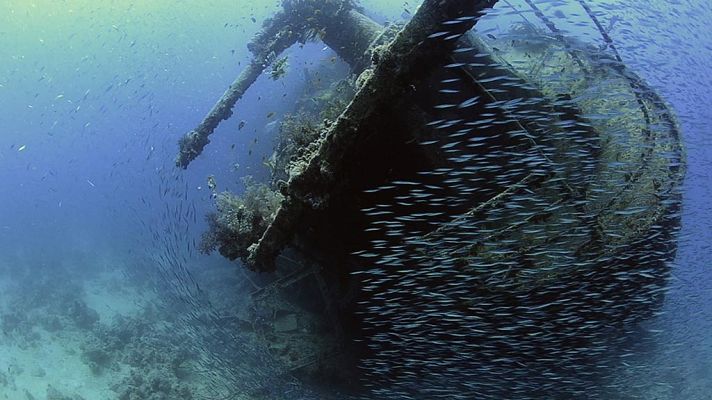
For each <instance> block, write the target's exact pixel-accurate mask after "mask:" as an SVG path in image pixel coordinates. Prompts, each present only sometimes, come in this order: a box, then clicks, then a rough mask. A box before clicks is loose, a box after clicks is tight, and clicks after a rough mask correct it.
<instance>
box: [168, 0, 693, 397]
mask: <svg viewBox="0 0 712 400" xmlns="http://www.w3.org/2000/svg"><path fill="white" fill-rule="evenodd" d="M495 3H497V1H496V0H491V1H472V0H461V1H460V0H453V1H448V2H442V1H438V0H432V1H431V0H426V1H425V2H424V3H423V5H422V6H421V7H420V8H419V9H418V11H417V12H416V13H415V14H414V15H413V17H412V19H411V20H410V21H409V22H408V23H407V24H405V25H404V26H389V27H383V26H380V25H379V24H377V23H376V22H374V21H372V20H370V19H369V18H368V17H366V16H365V15H364V13H363V12H364V10H361V9H359V8H358V7H357V6H356V5H354V4H353V3H352V2H350V1H326V2H323V1H310V0H285V1H284V2H283V8H284V9H283V10H282V11H280V12H279V13H278V14H277V15H275V17H274V18H273V19H271V20H268V21H267V22H266V23H265V26H264V28H263V31H262V32H261V33H260V34H258V35H257V37H256V38H255V39H254V40H253V42H252V44H251V45H250V49H251V50H252V52H253V54H254V55H255V59H254V62H253V63H252V64H250V65H249V66H248V67H247V69H246V70H245V71H244V72H243V74H241V75H240V77H238V79H237V80H236V81H235V83H234V84H233V85H232V86H231V87H230V89H228V91H227V92H226V93H225V95H224V96H223V98H222V99H221V100H220V101H219V102H218V103H217V105H216V106H215V107H214V108H213V109H212V110H211V112H210V113H209V114H208V116H207V117H206V118H205V120H204V121H203V122H202V123H201V124H200V125H199V126H198V127H197V128H196V129H195V130H194V131H191V132H189V133H188V134H186V136H185V137H184V139H183V140H182V141H181V143H180V145H181V150H180V153H179V155H178V157H177V160H176V162H177V165H178V166H180V167H183V168H185V167H187V166H188V164H189V163H190V161H191V160H192V159H194V158H195V157H197V156H198V155H199V154H200V153H201V152H202V149H203V147H204V146H205V145H207V144H208V143H209V140H208V136H209V135H210V134H211V133H212V131H213V130H214V129H215V127H216V126H217V125H218V123H219V122H220V121H221V120H223V119H226V118H228V117H229V116H230V115H231V113H232V111H231V110H232V107H233V106H234V104H235V103H236V101H237V100H238V99H239V98H240V97H241V96H242V94H243V93H244V92H245V91H246V90H247V89H248V88H249V86H250V85H251V84H252V83H253V82H254V80H255V79H256V78H257V77H258V76H259V75H260V74H261V73H263V71H264V69H265V68H266V67H267V66H269V65H270V64H271V63H273V62H276V61H278V60H277V57H278V56H279V55H280V54H281V53H282V52H283V51H284V50H285V49H286V48H288V47H289V46H290V45H292V44H294V43H295V42H299V41H306V40H312V39H316V38H319V39H320V40H322V41H323V42H324V43H325V44H327V45H329V46H330V47H331V48H332V49H334V51H336V53H337V54H338V55H339V56H340V57H341V58H342V59H344V60H345V61H346V62H348V63H349V64H350V66H351V68H352V75H351V76H350V77H348V78H347V79H345V80H343V81H341V82H339V83H335V84H334V85H332V87H331V88H330V89H329V90H327V91H326V93H321V96H322V99H325V101H323V102H318V101H312V102H309V101H307V102H304V103H303V104H298V105H297V109H295V111H294V112H295V113H294V115H293V116H292V117H290V118H287V119H286V120H285V122H284V123H283V124H282V129H281V132H282V137H281V138H280V145H279V146H278V147H277V151H276V154H275V155H274V156H273V158H272V160H273V163H272V164H271V165H272V168H273V174H274V179H273V180H272V182H271V183H270V184H269V185H267V184H254V185H253V186H252V187H251V188H250V189H248V191H247V192H246V194H245V195H244V196H243V197H236V196H234V195H231V194H223V195H220V196H219V197H218V209H217V213H215V214H214V215H213V216H211V217H210V222H211V230H210V232H207V233H206V236H205V241H204V244H205V248H206V249H207V250H211V249H218V250H219V251H220V253H221V254H222V255H224V256H225V257H228V258H230V259H233V260H234V259H241V260H242V261H243V263H244V266H245V267H246V268H248V269H250V270H251V271H254V272H258V273H260V274H261V275H262V279H263V281H264V282H266V284H265V285H264V287H261V288H260V289H259V290H256V291H255V292H254V293H253V294H252V298H253V307H252V315H251V319H252V321H251V325H250V326H251V327H252V329H253V332H254V334H255V336H256V338H258V339H257V340H260V341H261V342H262V343H264V345H265V346H268V347H269V348H270V349H272V351H273V354H274V355H275V356H276V357H277V358H279V359H280V360H282V361H283V363H284V364H285V365H287V366H288V368H287V369H289V370H291V371H292V373H294V374H295V375H299V376H300V377H301V379H303V380H304V381H310V380H313V381H318V382H322V383H323V382H325V381H328V382H331V383H333V386H334V387H337V388H339V390H343V391H346V392H349V393H352V394H354V395H365V396H370V397H371V398H373V397H377V398H380V397H383V398H412V397H409V396H416V397H418V396H420V397H422V398H448V399H450V398H473V396H479V397H478V398H520V399H526V398H542V397H545V398H572V397H582V396H591V395H592V394H596V393H604V392H603V390H604V389H605V388H604V386H605V385H604V384H602V382H603V381H602V380H603V379H604V377H605V376H606V374H610V373H611V371H612V370H614V369H615V368H616V367H618V366H619V365H618V364H619V362H620V361H619V359H618V358H617V352H618V351H621V349H622V348H623V347H624V346H626V341H627V340H629V339H630V336H631V334H632V333H634V332H636V330H637V329H638V328H637V326H638V324H639V323H640V322H641V321H644V320H646V319H649V318H651V317H653V316H655V315H656V312H657V311H658V310H659V309H660V306H661V303H662V301H663V299H664V294H665V290H666V286H667V280H668V278H669V276H670V267H669V265H668V263H669V262H670V261H671V260H672V258H673V257H674V254H675V250H676V235H677V232H678V229H679V223H680V202H681V196H680V193H679V191H678V188H679V185H680V183H681V181H682V179H683V176H684V153H683V149H682V148H681V143H680V137H679V131H678V125H677V123H676V121H675V118H674V116H673V114H672V112H671V110H670V109H669V108H668V106H667V105H666V104H665V103H664V101H663V100H662V99H661V98H660V97H659V96H658V95H657V94H656V93H655V92H654V91H653V90H652V89H651V88H650V87H648V86H647V85H646V83H645V82H644V81H643V80H642V79H641V78H640V77H638V76H637V75H636V74H635V73H633V72H632V71H630V70H629V69H628V68H626V66H625V65H624V64H623V62H622V59H621V58H620V56H618V54H617V51H616V49H615V47H614V45H613V44H612V41H611V39H610V38H609V37H608V35H607V34H605V33H604V32H603V30H601V32H602V34H603V35H604V39H605V41H606V43H607V48H606V49H601V48H598V47H594V46H591V45H587V44H584V43H579V42H577V41H576V40H574V39H572V38H567V37H564V36H563V35H562V34H561V32H560V31H558V30H557V29H556V27H555V26H554V25H553V24H552V23H551V22H550V21H549V20H548V19H547V18H546V16H545V15H544V14H543V13H542V12H541V10H539V9H538V8H536V6H535V5H534V4H533V3H531V4H530V5H531V7H533V8H534V13H535V15H536V16H538V17H539V18H540V19H541V20H542V21H543V26H542V27H540V26H537V25H534V24H532V23H531V22H530V21H527V20H524V22H522V23H518V24H513V25H512V27H511V29H510V30H509V31H508V32H506V33H503V34H500V35H499V37H495V36H494V35H481V34H479V33H478V32H477V31H476V29H474V26H475V24H476V23H477V22H478V20H479V19H481V17H482V16H483V15H486V12H488V10H490V9H491V8H492V7H494V5H495ZM580 3H581V4H582V5H583V6H584V8H585V11H586V12H588V13H590V14H589V15H590V17H591V18H592V20H593V22H594V23H595V25H596V26H599V27H600V24H599V23H598V21H597V20H596V18H595V16H594V14H593V13H592V12H591V10H590V9H589V8H588V6H587V5H586V4H585V3H584V2H580ZM314 104H317V105H318V107H315V105H314ZM334 104H341V105H343V107H333V105H334ZM327 105H331V106H332V107H330V108H328V109H327ZM420 397H418V398H420Z"/></svg>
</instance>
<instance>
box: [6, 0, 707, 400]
mask: <svg viewBox="0 0 712 400" xmlns="http://www.w3.org/2000/svg"><path fill="white" fill-rule="evenodd" d="M243 3H244V4H243ZM361 3H362V5H363V6H364V8H365V9H366V10H368V14H369V15H370V16H371V17H372V18H374V19H376V20H378V21H402V20H403V18H407V17H408V15H409V14H412V13H414V12H415V8H416V4H415V3H416V2H415V1H409V2H401V1H390V0H369V1H362V2H361ZM508 3H511V4H513V5H514V6H516V7H517V8H521V9H523V8H524V7H525V4H524V3H523V1H519V0H517V1H514V0H512V1H510V2H500V4H498V6H497V9H498V10H502V15H501V16H500V17H498V18H501V19H499V20H487V21H486V22H487V24H490V25H491V26H493V27H494V28H498V27H500V25H502V26H503V25H505V21H506V20H507V19H514V18H516V16H514V15H511V14H509V15H507V10H508V5H507V4H508ZM536 3H537V4H539V5H540V7H541V8H542V9H543V10H544V11H545V12H546V13H547V15H549V16H551V18H552V20H553V21H555V22H556V23H557V25H558V26H559V27H560V28H561V29H563V30H564V32H565V33H566V34H567V35H571V36H574V37H579V38H581V39H583V40H589V41H594V42H596V41H599V42H600V38H599V37H598V36H597V34H598V33H597V31H596V30H595V29H593V28H592V26H591V24H590V22H588V20H587V19H586V16H585V14H584V13H583V12H582V10H581V9H580V8H579V7H578V5H577V3H576V2H575V1H566V0H561V1H537V2H536ZM589 3H590V4H591V6H592V7H593V8H594V9H595V10H596V11H597V12H599V13H600V15H599V18H601V20H603V21H610V20H611V18H612V17H613V16H616V17H617V18H618V19H619V20H618V22H617V23H616V24H615V25H614V27H613V29H612V30H611V32H610V35H611V37H612V38H613V39H614V41H615V44H616V46H617V48H618V50H619V51H620V53H621V56H622V57H623V59H624V61H625V63H626V64H627V65H628V67H629V68H630V69H632V70H633V71H635V72H636V73H637V74H639V75H640V76H642V77H643V78H644V79H645V80H646V81H647V82H648V83H649V84H650V86H651V87H653V88H654V89H655V90H656V91H658V92H659V93H660V94H661V96H662V97H663V98H664V99H665V100H666V101H667V102H668V103H669V104H670V105H671V106H672V108H673V109H674V110H675V112H676V113H677V116H678V118H679V121H680V124H681V129H682V132H683V141H684V144H685V147H686V152H687V164H688V165H687V174H686V178H685V182H684V185H683V197H684V205H683V212H682V230H681V233H680V238H679V248H678V252H677V256H676V259H675V261H674V268H673V280H672V281H671V287H670V291H669V293H668V295H667V297H666V300H665V304H664V306H663V311H664V313H662V315H661V316H659V317H658V318H657V319H655V320H653V321H650V322H649V326H648V327H647V328H648V329H652V330H654V331H660V332H662V334H661V335H660V338H661V339H660V343H659V347H658V348H656V349H655V351H654V352H652V354H650V355H648V356H646V357H647V358H644V357H642V356H641V358H640V359H632V360H630V361H626V362H628V363H629V364H630V365H631V369H630V370H629V372H628V375H629V376H622V377H620V379H621V382H627V383H626V384H620V390H622V391H624V392H625V390H629V391H630V393H629V394H630V395H632V396H638V397H634V398H646V399H666V400H667V399H689V400H703V399H712V333H711V332H712V271H710V265H712V228H710V227H712V202H711V201H710V198H712V150H710V148H712V147H710V146H712V135H710V133H709V130H710V121H711V120H712V108H710V107H709V105H710V104H712V81H710V78H709V77H710V76H711V75H712V27H710V21H712V5H711V3H709V2H708V1H705V0H686V1H682V0H681V1H674V2H668V1H642V0H621V1H608V0H606V1H593V0H592V1H589ZM278 8H279V3H278V2H277V1H266V0H264V1H263V0H257V1H252V2H249V3H245V2H241V1H238V2H235V1H227V0H207V1H192V0H189V1H167V0H160V1H151V2H138V1H137V2H132V1H125V2H108V1H107V2H96V1H89V0H74V1H72V0H65V1H51V0H37V1H34V2H27V1H19V0H17V1H15V0H0V325H2V327H3V331H2V332H0V399H12V400H16V399H17V400H20V399H32V398H36V399H44V398H45V396H47V397H46V398H48V399H50V398H60V397H51V396H53V393H56V392H59V393H62V394H63V395H64V396H75V395H76V396H83V398H85V399H114V398H117V399H119V398H120V399H122V400H124V399H132V400H133V399H143V398H146V399H149V398H151V399H152V398H153V397H148V396H149V395H150V392H151V391H152V390H153V391H154V392H155V393H156V396H158V395H167V396H173V397H170V398H189V397H188V396H189V395H188V394H186V393H189V392H190V393H193V394H192V395H193V396H195V398H225V396H229V395H230V393H234V392H239V391H240V390H238V389H237V388H236V386H238V385H240V384H241V383H243V384H245V385H252V386H253V387H259V386H261V385H265V384H268V383H270V384H271V385H272V390H273V391H275V392H276V393H273V396H274V398H299V397H298V396H302V395H304V396H306V395H305V394H303V393H304V392H306V391H307V390H306V389H303V388H301V387H300V384H299V383H298V382H294V381H293V380H292V379H291V378H285V377H284V376H280V377H274V376H270V374H271V373H273V372H274V375H275V376H277V375H278V372H280V368H281V367H280V366H279V365H276V364H274V365H273V364H271V361H269V360H268V358H269V357H268V356H266V355H265V354H264V352H263V350H261V349H252V348H250V349H246V346H247V345H245V344H244V342H242V341H241V340H242V339H241V337H240V333H239V332H233V331H231V329H232V328H231V327H229V326H227V325H226V326H222V327H217V328H216V327H214V326H212V325H210V324H209V323H205V324H204V325H202V326H201V324H200V323H198V322H193V325H191V326H186V324H187V322H185V321H189V320H190V312H191V309H192V310H197V311H199V312H208V311H209V310H221V311H224V310H229V309H233V308H239V307H242V306H244V305H245V304H246V302H247V301H248V299H247V295H246V293H248V292H249V291H250V290H251V288H252V282H251V281H250V279H254V278H250V279H248V276H247V275H246V274H245V273H244V272H242V271H243V270H242V269H241V268H237V267H236V265H237V263H235V262H229V261H227V260H224V259H222V258H221V257H219V256H218V255H211V256H206V255H202V254H200V253H199V252H198V251H197V250H196V245H195V243H196V242H198V241H199V240H200V235H201V233H202V232H203V231H204V230H205V229H206V228H207V225H206V223H205V221H204V218H203V216H204V214H206V213H207V212H209V211H210V210H212V209H213V207H214V204H213V199H212V198H211V192H210V190H209V189H208V188H207V181H206V179H207V177H208V176H209V175H214V176H215V179H216V182H217V184H218V189H219V190H220V191H223V190H228V191H233V192H238V193H239V192H241V191H242V190H243V185H242V181H241V179H240V178H241V177H243V176H246V175H251V176H253V177H254V178H255V179H256V180H257V181H265V180H267V179H268V178H269V171H268V169H267V168H265V166H264V163H263V161H264V158H265V157H269V155H270V154H271V152H272V150H273V145H274V143H275V142H274V140H275V135H276V133H277V130H276V129H275V128H274V125H270V122H272V121H275V120H279V119H280V118H281V116H282V115H283V114H284V113H287V112H289V111H290V110H291V108H290V107H291V106H292V105H293V104H294V102H295V101H296V100H297V98H298V96H299V92H300V90H301V89H302V85H303V76H304V72H303V71H304V68H309V69H311V70H314V69H317V68H318V66H319V65H322V64H325V63H326V64H327V65H328V64H329V63H333V64H334V65H332V67H333V68H336V69H337V70H339V71H344V73H345V72H346V71H347V70H348V67H347V66H346V65H345V63H343V62H342V61H340V60H338V59H337V60H335V61H331V60H332V59H333V57H335V53H334V52H333V51H332V50H331V49H328V48H325V46H324V45H323V44H321V43H308V44H306V45H304V46H303V47H299V46H295V47H293V48H291V49H289V50H288V51H287V54H288V55H289V68H288V72H287V75H286V76H285V77H284V78H282V79H280V80H277V81H274V80H271V79H269V78H268V77H266V76H263V77H261V78H260V79H259V80H258V81H257V82H256V83H255V85H253V87H252V88H251V89H250V90H249V91H248V92H247V93H246V95H245V96H244V97H243V98H242V99H241V100H240V102H239V103H238V105H237V107H236V108H235V112H234V115H233V116H232V118H231V119H229V120H227V121H224V122H223V123H222V124H221V125H220V126H219V128H218V129H217V130H216V132H215V134H214V135H213V136H212V137H211V139H212V142H211V144H210V145H208V147H206V149H205V152H204V153H203V155H202V156H201V157H199V158H198V159H196V160H195V161H194V162H193V163H192V164H191V165H190V168H189V169H187V170H179V169H177V168H176V167H175V166H174V157H175V155H176V153H177V149H178V147H177V142H178V139H179V138H180V137H181V136H182V135H183V134H184V133H185V132H187V131H189V130H191V129H193V128H194V127H195V126H196V125H197V124H198V123H199V122H200V120H201V119H202V118H203V117H204V116H205V114H206V113H207V112H208V111H209V110H210V108H211V107H212V105H213V104H214V102H215V101H216V100H217V99H218V98H219V96H220V95H222V93H223V92H224V90H225V89H226V88H227V87H228V86H229V84H230V83H231V82H232V81H233V79H234V78H235V77H236V76H237V74H239V72H240V71H241V69H242V66H244V65H246V64H247V63H248V62H249V59H250V54H249V52H248V51H247V49H246V43H247V42H248V41H249V39H250V38H251V37H252V36H253V35H254V34H255V33H256V32H257V31H258V30H259V27H260V25H261V22H262V21H263V20H264V19H266V18H267V17H268V16H270V15H271V14H272V13H274V12H275V11H276V10H277V9H278ZM404 9H407V10H408V12H407V13H404ZM527 15H528V16H529V17H532V18H533V15H531V13H528V14H527ZM253 20H254V21H253ZM602 95H603V94H602ZM273 112H274V113H275V115H274V116H270V117H268V114H270V113H273ZM240 121H244V123H245V127H244V128H242V129H238V124H239V123H240ZM186 299H191V300H190V301H187V300H186ZM126 321H130V322H126ZM142 323H143V324H145V325H141V324H142ZM216 332H217V333H216ZM216 337H217V338H218V339H215V338H216ZM172 340H173V341H175V343H171V341H172ZM216 340H217V341H218V342H220V340H224V341H226V342H228V343H227V344H224V343H223V344H216V342H215V341H216ZM107 343H111V344H107ZM166 343H171V344H170V346H167V348H170V349H172V350H170V351H169V350H166V349H165V348H161V346H165V345H166ZM181 346H183V347H181ZM179 347H180V348H181V349H182V350H181V351H183V353H185V354H183V353H181V352H180V351H177V350H175V349H176V348H179ZM97 349H99V350H101V351H102V352H104V353H105V354H103V355H102V354H98V353H97V352H92V350H97ZM151 349H153V350H151ZM200 349H203V350H200ZM205 349H208V350H205ZM151 351H156V352H157V353H159V354H158V355H153V356H151V355H149V353H151ZM171 351H172V352H171ZM201 351H202V352H201ZM161 353H163V355H161ZM174 353H175V354H174ZM179 353H180V354H179ZM166 354H168V355H166ZM102 357H103V358H102ZM139 358H140V359H141V361H137V359H139ZM223 362H225V363H231V365H232V368H234V370H235V371H237V372H235V373H234V374H232V375H231V373H230V372H229V370H230V368H231V367H229V366H228V365H226V364H222V363H223ZM250 363H254V365H250ZM166 368H174V370H173V372H172V373H171V374H168V375H169V376H170V379H169V378H166V377H165V376H164V375H162V374H163V373H164V372H165V370H166ZM156 371H159V372H156ZM226 371H228V372H226ZM132 374H133V375H132ZM240 374H244V375H240ZM250 374H252V375H250ZM140 376H143V377H145V379H144V380H142V379H141V378H140ZM245 376H250V377H249V378H245ZM151 377H153V378H155V379H156V380H157V381H161V382H164V383H165V385H168V386H170V387H168V388H165V385H164V388H163V389H156V387H157V386H153V387H154V389H150V388H151V387H152V386H151V385H150V384H148V383H146V382H145V381H148V380H150V379H151ZM473 379H476V377H473ZM630 382H637V383H638V385H629V384H630ZM117 385H118V386H117ZM132 385H133V386H132ZM171 385H172V386H171ZM614 385H619V383H615V384H614ZM159 386H160V385H159ZM126 387H134V388H135V390H134V391H133V392H131V391H130V390H127V389H126ZM132 390H133V389H132ZM159 392H161V393H163V394H160V393H159ZM120 396H124V397H120ZM131 396H133V397H131ZM141 396H143V397H141ZM177 396H178V397H177ZM179 396H184V397H179ZM313 396H317V395H315V394H314V395H313ZM646 396H648V397H646ZM76 398H80V397H76ZM156 398H164V397H156Z"/></svg>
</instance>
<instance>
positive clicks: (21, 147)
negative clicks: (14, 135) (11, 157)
mask: <svg viewBox="0 0 712 400" xmlns="http://www.w3.org/2000/svg"><path fill="white" fill-rule="evenodd" d="M26 148H27V145H24V144H23V145H22V146H20V147H19V148H18V149H17V151H22V150H25V149H26Z"/></svg>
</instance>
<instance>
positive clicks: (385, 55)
mask: <svg viewBox="0 0 712 400" xmlns="http://www.w3.org/2000/svg"><path fill="white" fill-rule="evenodd" d="M495 3H497V0H425V2H424V3H423V4H422V5H421V6H420V8H419V9H418V11H417V12H416V13H415V15H414V16H413V18H412V19H411V20H410V21H409V22H408V24H407V25H406V26H405V27H404V28H403V29H402V30H401V31H400V32H399V33H398V35H397V36H396V38H395V39H394V40H393V41H392V42H391V43H390V44H389V45H388V46H387V47H386V48H385V49H384V50H383V51H382V52H381V55H380V56H379V57H378V62H377V64H376V65H375V67H374V70H373V74H372V75H371V76H370V77H369V78H367V79H366V81H365V83H364V85H363V86H362V87H361V89H360V90H359V91H358V92H357V93H356V95H355V97H354V99H353V100H352V101H351V103H349V105H348V106H347V107H346V109H345V110H344V111H343V113H342V114H341V115H340V116H339V118H338V119H337V120H336V122H335V123H334V124H333V125H331V126H330V128H329V130H328V132H327V134H326V135H325V137H324V139H323V141H322V142H321V143H320V145H319V149H318V150H317V152H316V153H315V154H314V155H313V156H312V158H311V159H310V160H309V162H308V163H307V165H306V167H305V168H304V169H303V170H302V171H301V172H300V173H298V174H296V175H294V176H292V177H291V178H290V180H289V183H288V185H287V187H286V188H285V189H286V190H285V192H286V196H285V199H284V200H283V201H282V204H281V205H280V207H279V209H278V210H277V213H276V216H275V219H274V220H273V221H272V223H271V224H270V226H269V227H268V228H267V230H266V231H265V233H264V234H263V235H262V237H261V239H260V240H259V242H258V243H256V244H255V245H253V246H251V248H250V256H249V258H248V262H247V264H248V266H249V267H250V268H251V269H253V270H257V271H271V270H273V269H274V260H275V258H276V256H277V255H278V253H279V251H281V249H282V248H283V247H284V246H286V245H287V244H288V243H289V241H290V240H291V238H292V236H293V235H294V232H295V229H296V227H297V225H298V224H299V222H300V219H301V215H302V212H303V211H304V210H305V209H306V208H307V207H314V204H315V202H314V199H318V198H319V197H323V196H326V194H328V193H329V190H330V189H331V188H333V187H334V185H335V184H336V181H337V180H338V177H339V174H340V172H341V171H339V167H338V166H339V164H340V163H339V160H340V159H341V158H342V157H343V156H345V155H346V154H348V152H349V151H350V149H351V148H352V147H353V145H354V144H355V142H356V140H357V138H358V133H359V129H360V127H361V126H363V125H367V124H368V122H369V121H372V119H373V118H377V117H378V110H379V109H380V108H381V107H383V106H384V105H387V104H389V103H392V102H396V101H397V100H398V99H399V98H401V97H402V96H405V95H407V93H408V90H409V87H410V86H411V85H412V84H413V83H414V82H418V81H420V80H422V79H425V78H427V77H428V76H429V74H430V73H432V72H433V71H434V70H435V69H436V68H437V67H438V65H440V64H441V62H442V61H444V60H446V59H447V56H448V55H449V54H450V52H451V50H452V49H453V48H454V47H455V45H456V42H457V40H458V39H459V38H460V37H461V36H462V35H464V34H465V33H466V32H467V31H469V30H470V29H471V28H472V27H473V26H474V25H475V23H476V22H477V20H478V18H479V16H480V15H481V13H483V12H484V11H485V10H486V9H488V8H491V7H492V6H494V4H495ZM317 202H318V200H317Z"/></svg>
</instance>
